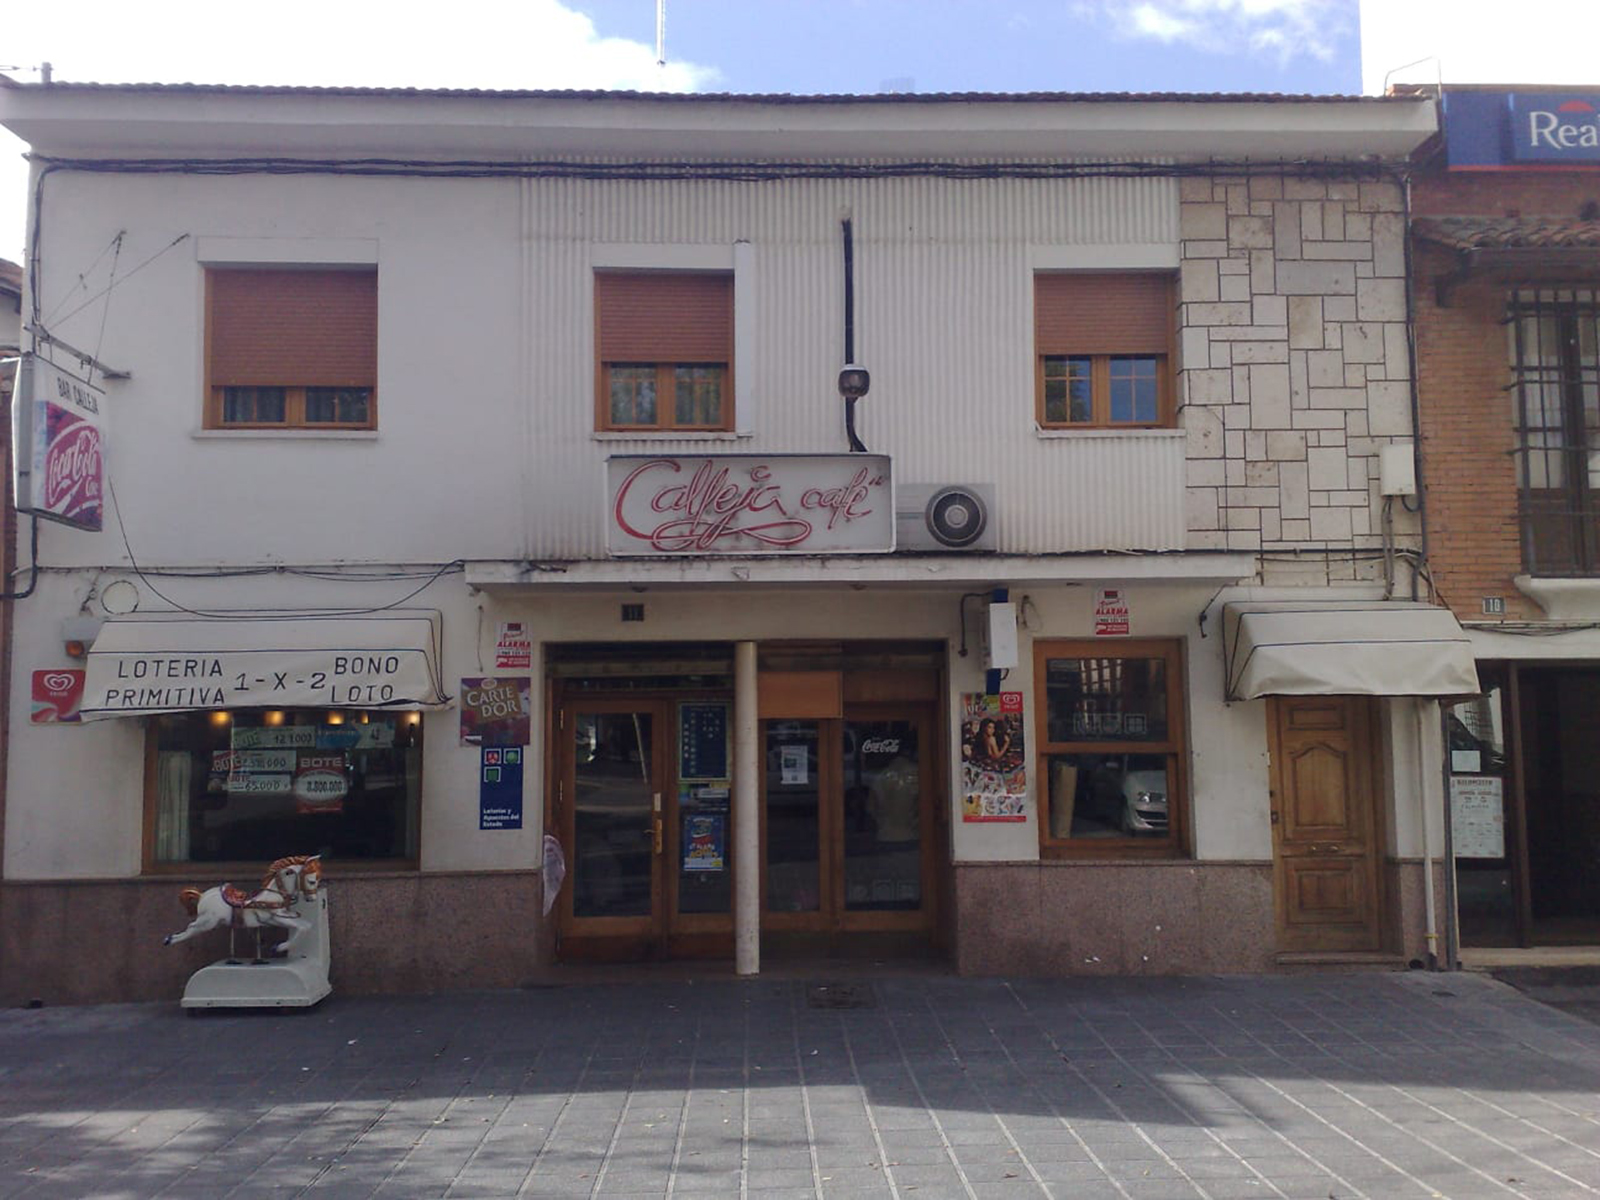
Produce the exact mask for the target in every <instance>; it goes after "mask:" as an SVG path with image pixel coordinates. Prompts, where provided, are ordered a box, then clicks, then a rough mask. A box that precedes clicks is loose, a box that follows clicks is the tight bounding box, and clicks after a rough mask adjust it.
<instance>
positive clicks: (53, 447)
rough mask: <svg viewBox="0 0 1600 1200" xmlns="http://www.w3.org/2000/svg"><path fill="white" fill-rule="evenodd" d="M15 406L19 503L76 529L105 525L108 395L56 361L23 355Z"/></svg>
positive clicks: (21, 508)
mask: <svg viewBox="0 0 1600 1200" xmlns="http://www.w3.org/2000/svg"><path fill="white" fill-rule="evenodd" d="M20 396H21V399H20V401H19V402H18V403H17V405H16V430H15V437H16V446H17V451H18V452H17V456H16V479H15V486H16V502H17V508H18V510H19V511H21V512H30V513H34V514H36V515H38V516H41V517H47V518H49V519H50V520H52V521H60V522H61V523H62V524H64V525H71V526H74V527H76V528H78V529H99V528H100V527H101V518H102V504H103V493H104V487H105V469H104V462H103V460H102V455H101V436H100V435H101V430H100V409H101V406H102V404H103V402H104V400H105V393H103V392H101V391H100V390H99V389H98V388H96V387H94V386H93V385H91V384H90V383H88V382H87V381H85V380H83V379H80V378H78V377H77V376H76V375H72V374H69V373H68V372H66V371H63V370H62V369H61V368H60V367H58V366H56V365H55V364H54V363H49V362H45V361H44V360H43V359H40V358H37V357H36V356H34V355H32V354H27V355H24V356H23V359H22V371H21V389H20Z"/></svg>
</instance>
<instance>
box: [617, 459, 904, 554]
mask: <svg viewBox="0 0 1600 1200" xmlns="http://www.w3.org/2000/svg"><path fill="white" fill-rule="evenodd" d="M606 497H607V517H606V549H607V551H608V552H609V553H611V554H613V555H617V556H645V557H659V556H663V555H696V556H701V555H717V554H737V555H750V554H882V553H887V552H889V551H891V550H893V549H894V501H893V495H892V491H891V486H890V474H889V459H888V458H887V457H886V456H884V455H878V454H792V455H791V454H775V455H755V454H708V455H685V456H681V457H680V456H673V455H616V456H613V457H611V458H609V459H607V460H606Z"/></svg>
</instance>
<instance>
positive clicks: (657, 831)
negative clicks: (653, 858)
mask: <svg viewBox="0 0 1600 1200" xmlns="http://www.w3.org/2000/svg"><path fill="white" fill-rule="evenodd" d="M650 837H651V841H652V843H653V844H654V846H655V853H657V854H660V853H661V818H660V817H657V818H656V819H655V820H654V821H652V822H651V827H650Z"/></svg>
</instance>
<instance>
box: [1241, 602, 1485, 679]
mask: <svg viewBox="0 0 1600 1200" xmlns="http://www.w3.org/2000/svg"><path fill="white" fill-rule="evenodd" d="M1222 647H1223V660H1224V663H1225V664H1226V668H1227V698H1228V699H1229V700H1253V699H1255V698H1256V697H1258V696H1334V695H1351V696H1475V695H1477V694H1478V692H1479V691H1480V690H1481V689H1480V688H1479V686H1478V670H1477V666H1476V664H1475V663H1474V661H1473V657H1472V642H1471V640H1470V639H1469V638H1468V637H1467V634H1466V632H1465V631H1464V630H1463V629H1462V628H1461V625H1460V623H1459V622H1458V621H1457V620H1456V619H1455V616H1454V614H1452V613H1451V612H1450V610H1449V609H1447V608H1436V607H1434V606H1433V605H1431V604H1418V603H1415V602H1412V601H1402V600H1387V601H1385V600H1355V601H1298V600H1277V601H1243V602H1237V603H1232V604H1225V605H1223V609H1222Z"/></svg>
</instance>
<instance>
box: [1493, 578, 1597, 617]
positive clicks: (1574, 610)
mask: <svg viewBox="0 0 1600 1200" xmlns="http://www.w3.org/2000/svg"><path fill="white" fill-rule="evenodd" d="M1511 582H1512V583H1514V584H1515V585H1516V587H1517V591H1519V592H1521V593H1522V594H1523V595H1524V596H1526V597H1528V599H1530V600H1532V601H1533V602H1534V603H1535V604H1537V605H1538V606H1539V607H1540V608H1542V609H1544V615H1545V616H1546V617H1548V618H1549V619H1550V620H1552V621H1600V578H1591V579H1582V578H1568V577H1566V576H1560V577H1558V576H1551V575H1516V576H1513V577H1512V580H1511Z"/></svg>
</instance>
